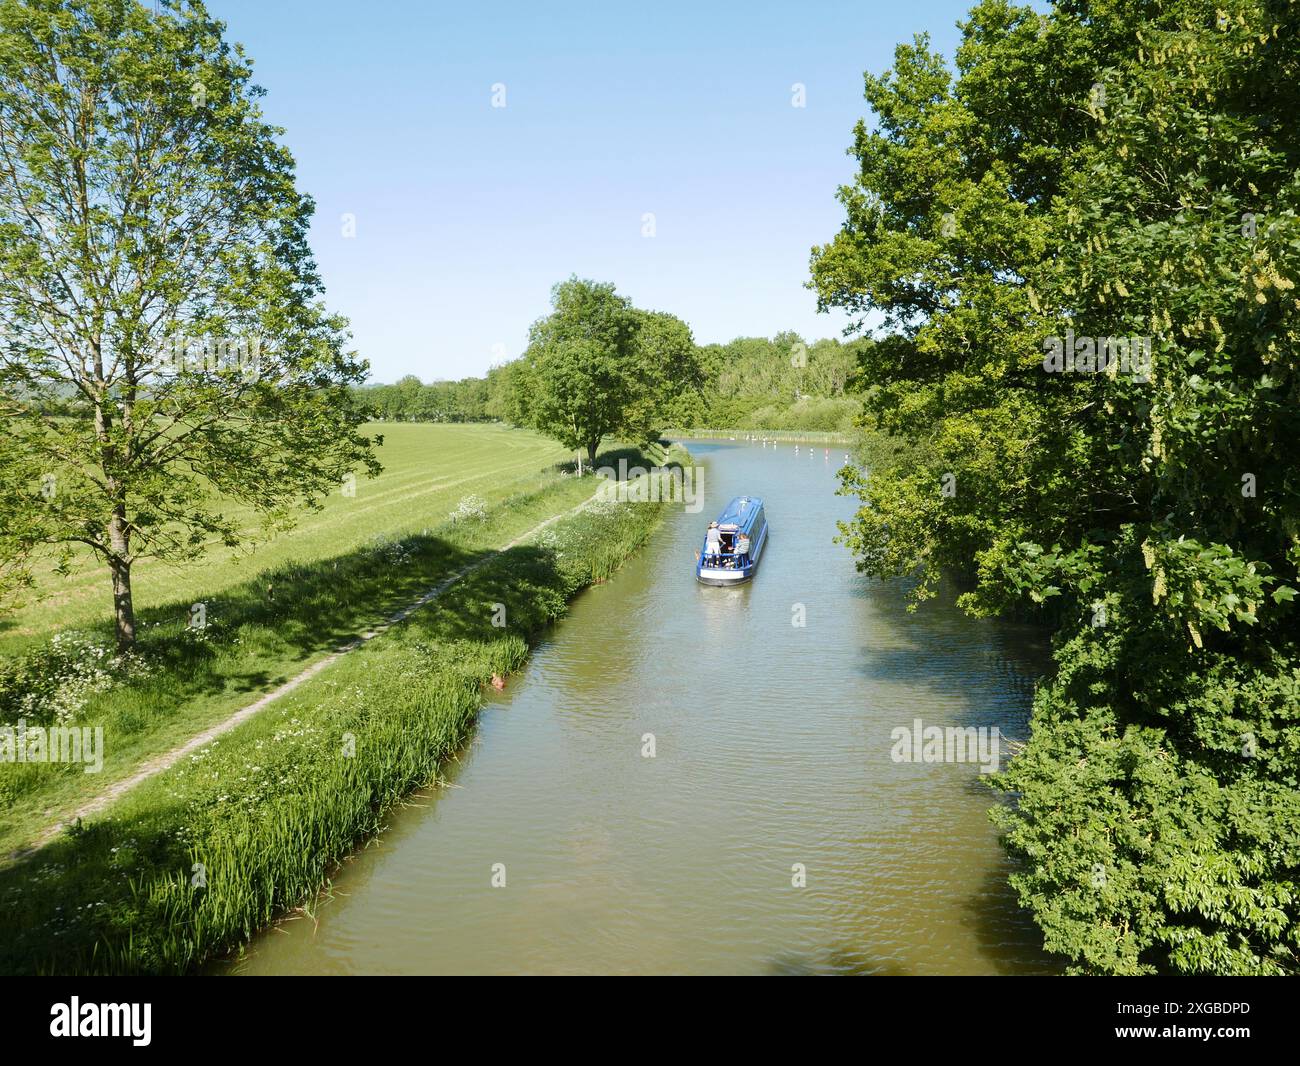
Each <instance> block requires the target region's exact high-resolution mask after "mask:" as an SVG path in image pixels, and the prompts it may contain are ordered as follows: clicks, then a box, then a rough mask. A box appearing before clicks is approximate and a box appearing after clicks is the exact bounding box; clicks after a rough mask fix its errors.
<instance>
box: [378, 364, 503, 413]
mask: <svg viewBox="0 0 1300 1066" xmlns="http://www.w3.org/2000/svg"><path fill="white" fill-rule="evenodd" d="M352 395H353V398H354V399H355V401H356V403H357V405H358V406H359V407H360V408H361V409H362V410H363V411H365V412H366V415H367V417H369V418H373V419H376V420H378V421H381V422H490V421H495V420H498V419H500V418H501V417H502V414H500V413H498V412H496V411H495V410H494V409H493V407H492V399H493V396H492V383H491V377H490V376H489V377H488V378H462V379H461V380H460V381H435V382H433V383H431V384H429V385H425V384H422V383H421V381H420V379H419V378H417V377H414V376H412V375H407V376H406V377H404V378H402V379H401V380H400V381H398V382H397V383H396V384H394V385H365V386H362V387H361V388H358V389H354V390H353V392H352Z"/></svg>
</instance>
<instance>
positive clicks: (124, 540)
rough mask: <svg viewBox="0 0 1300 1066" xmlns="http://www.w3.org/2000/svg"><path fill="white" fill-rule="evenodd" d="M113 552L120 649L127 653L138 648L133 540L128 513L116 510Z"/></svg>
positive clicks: (110, 535)
mask: <svg viewBox="0 0 1300 1066" xmlns="http://www.w3.org/2000/svg"><path fill="white" fill-rule="evenodd" d="M108 539H109V546H110V548H111V551H110V552H109V555H108V568H109V570H110V572H111V573H112V575H113V619H114V621H115V623H116V625H117V651H118V654H119V655H120V654H123V653H125V652H128V651H130V650H131V649H132V648H134V647H135V606H134V604H132V602H131V556H130V540H129V534H128V533H127V529H126V516H125V514H124V513H122V510H121V509H115V510H114V512H113V517H112V518H111V519H110V520H109V523H108Z"/></svg>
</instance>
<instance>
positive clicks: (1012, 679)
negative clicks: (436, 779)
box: [219, 442, 1054, 974]
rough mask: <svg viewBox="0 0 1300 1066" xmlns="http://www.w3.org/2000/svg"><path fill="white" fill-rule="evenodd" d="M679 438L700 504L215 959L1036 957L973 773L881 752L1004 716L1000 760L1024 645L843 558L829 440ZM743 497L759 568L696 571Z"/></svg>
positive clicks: (518, 962) (868, 967) (1033, 646)
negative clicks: (712, 576)
mask: <svg viewBox="0 0 1300 1066" xmlns="http://www.w3.org/2000/svg"><path fill="white" fill-rule="evenodd" d="M690 448H691V451H692V453H693V454H694V455H695V456H696V457H697V459H698V460H699V461H700V463H701V464H702V466H703V471H704V473H703V479H704V480H703V487H704V509H703V510H702V511H701V512H700V513H698V514H688V513H684V512H683V511H682V510H681V509H680V508H677V509H675V510H674V511H673V512H672V513H671V514H670V515H669V517H668V518H667V519H666V520H665V522H664V524H663V526H662V527H661V528H660V529H659V531H658V532H657V534H656V535H655V538H654V539H653V540H652V542H651V543H650V544H649V545H648V547H647V548H646V549H645V550H644V551H643V552H642V553H641V554H640V555H639V556H637V558H635V559H634V560H632V561H631V562H630V563H629V564H628V565H627V566H626V567H625V568H624V570H623V571H622V572H620V573H619V574H618V575H616V576H615V577H614V579H613V580H611V581H609V582H608V583H607V584H605V585H602V586H598V587H596V588H593V589H591V590H589V591H587V592H586V593H584V594H583V595H582V596H580V597H579V599H578V600H577V601H576V602H575V603H574V604H573V608H572V612H571V613H570V614H569V616H568V617H567V618H566V619H565V620H564V621H563V622H562V623H560V624H559V625H557V626H555V627H554V629H553V630H552V631H551V632H549V633H548V634H547V636H546V638H545V639H544V640H543V641H542V642H541V643H540V644H539V645H538V647H537V649H536V651H535V653H534V654H533V656H532V659H531V660H530V662H529V664H528V666H527V668H526V669H525V670H523V671H522V672H521V673H520V674H519V675H517V676H515V677H512V678H510V680H509V683H508V685H507V686H506V688H505V690H504V691H503V692H500V693H492V694H491V696H490V697H489V698H488V701H487V703H486V706H485V707H484V710H483V714H482V719H481V722H480V725H479V728H478V731H477V734H476V736H475V739H474V740H473V742H472V743H471V744H470V745H469V746H468V747H467V749H466V750H465V751H464V752H463V753H462V754H461V756H460V759H459V761H458V763H457V764H455V765H453V766H452V767H451V768H450V773H449V775H448V777H447V780H446V783H445V784H443V785H442V786H440V787H436V788H432V789H427V790H424V791H422V792H420V793H417V794H415V795H414V796H412V797H411V800H410V803H409V804H408V805H407V806H405V807H403V808H402V809H400V810H397V811H395V812H394V813H393V815H392V818H391V819H390V823H389V828H388V830H387V831H386V832H384V833H383V834H382V835H381V836H380V837H379V838H378V839H376V840H375V841H374V842H373V843H372V844H371V846H369V847H368V848H366V849H364V850H362V851H361V852H359V853H358V854H357V855H356V856H355V857H354V858H353V859H352V860H351V861H349V862H348V863H347V864H346V865H345V866H344V868H343V869H342V870H341V871H340V872H339V874H338V876H337V877H336V880H335V884H334V888H333V893H332V896H331V898H329V899H328V900H326V901H324V902H323V903H321V904H320V906H319V907H318V908H317V910H316V914H315V916H314V918H306V917H299V918H296V919H294V920H290V921H286V922H282V923H281V924H280V925H278V926H277V927H276V928H274V929H272V930H269V931H267V932H266V933H264V934H262V935H261V936H260V937H259V938H257V939H256V940H255V941H254V942H253V944H252V945H250V948H249V950H248V953H247V956H246V957H245V958H244V959H243V960H241V961H239V962H238V963H235V964H229V963H227V964H223V965H222V966H221V967H219V969H221V970H224V971H226V972H231V971H233V972H235V973H294V974H351V973H379V974H404V973H419V974H424V973H572V974H588V973H620V974H621V973H745V974H751V973H752V974H764V973H864V974H999V973H1006V974H1022V973H1041V972H1050V971H1052V970H1053V969H1054V966H1053V965H1052V963H1051V962H1050V961H1049V960H1047V959H1046V958H1045V957H1044V956H1043V955H1042V953H1041V951H1040V950H1039V948H1038V943H1039V941H1038V938H1037V936H1036V934H1035V930H1034V928H1033V927H1032V925H1031V924H1030V923H1029V922H1028V920H1027V919H1025V918H1024V916H1023V915H1022V914H1021V913H1020V911H1019V910H1018V908H1017V907H1016V904H1015V900H1014V897H1013V894H1012V893H1011V891H1010V889H1009V888H1008V887H1007V885H1006V874H1007V872H1008V866H1007V861H1006V859H1005V857H1004V855H1003V853H1002V851H1001V848H1000V846H999V844H998V840H997V834H996V832H995V830H994V827H993V826H992V825H991V823H990V822H989V819H988V809H989V808H990V806H992V805H993V803H994V802H996V798H995V795H994V794H993V793H992V791H991V790H990V789H988V788H987V786H986V785H985V784H983V782H982V781H981V779H980V778H981V775H980V766H979V764H978V763H976V762H973V761H955V759H954V760H953V761H928V762H927V761H898V756H899V750H900V747H901V748H902V749H903V750H904V751H906V752H908V753H911V752H912V751H913V748H912V747H911V746H910V745H900V744H899V743H898V742H897V737H898V734H897V733H896V732H895V731H896V730H898V729H909V730H911V729H913V728H914V723H916V721H917V720H920V721H921V722H922V724H923V727H929V726H939V727H962V728H965V727H975V728H976V729H983V730H986V731H988V732H987V733H986V734H985V736H987V737H992V736H993V734H992V730H994V729H996V730H998V734H997V735H998V736H999V737H1000V744H1001V749H1000V750H1001V753H1002V755H1003V756H1004V757H1005V755H1006V754H1007V747H1008V744H1009V743H1010V742H1011V741H1014V740H1017V739H1022V738H1023V737H1024V735H1025V731H1026V719H1027V715H1028V710H1029V703H1030V696H1031V691H1032V686H1033V681H1034V678H1035V676H1036V674H1037V673H1038V672H1039V671H1040V670H1041V669H1042V668H1043V666H1044V664H1045V662H1046V650H1045V647H1044V642H1043V640H1042V638H1041V636H1040V635H1039V634H1037V633H1036V632H1035V631H1034V630H1031V629H1029V628H1027V627H1020V626H1015V625H1010V624H1002V623H990V622H981V621H975V620H972V619H970V618H967V617H965V616H964V615H962V614H961V612H959V611H958V610H956V608H955V607H953V605H952V603H951V599H950V598H947V599H945V598H941V599H940V600H938V601H936V602H931V603H928V604H926V605H925V606H923V607H922V608H921V609H920V610H919V611H917V612H916V613H908V611H907V609H906V601H905V597H904V592H905V587H904V586H903V584H902V583H896V582H880V581H877V580H873V579H868V578H864V577H862V576H861V575H859V574H858V573H857V572H856V570H855V568H854V565H853V560H852V558H851V557H850V555H849V553H848V552H847V551H846V550H845V549H844V548H842V547H840V546H838V545H836V544H834V543H833V542H832V538H833V537H834V535H835V532H836V521H837V520H839V519H844V518H847V517H848V516H849V515H851V514H852V511H853V505H854V501H852V500H850V499H845V498H843V497H839V496H837V495H836V494H835V489H836V487H837V485H838V482H837V480H836V477H835V469H836V467H838V466H839V464H840V462H841V461H842V460H843V449H842V448H840V449H838V450H837V449H835V448H834V447H832V449H831V450H830V452H829V454H827V452H826V449H825V448H824V447H822V446H813V447H810V446H808V445H806V444H804V445H801V446H800V447H799V448H798V450H796V448H795V446H794V445H792V444H788V443H783V444H781V445H780V446H779V447H777V448H773V447H772V446H771V445H768V446H766V447H763V446H761V445H759V444H750V443H747V442H734V443H733V442H691V444H690ZM746 493H748V494H754V495H762V496H763V497H764V498H765V499H766V505H767V516H768V521H769V522H770V523H771V541H770V543H769V545H768V547H767V551H766V553H765V556H764V558H763V561H762V565H761V567H760V568H759V572H758V576H757V578H756V580H755V581H754V582H753V584H752V585H750V586H748V587H744V588H739V589H721V588H706V587H703V586H699V585H697V584H696V582H695V581H694V578H693V575H692V563H693V557H694V552H695V549H696V548H697V547H698V545H699V543H700V541H701V540H702V537H703V530H704V527H705V525H706V524H707V522H708V520H709V519H710V518H711V517H713V516H714V515H715V514H716V513H717V512H718V511H719V510H721V508H722V506H723V505H724V504H725V503H726V501H727V500H728V499H730V498H731V497H732V496H733V495H741V494H746ZM799 623H802V624H799ZM651 745H653V755H650V754H649V753H650V750H651ZM918 748H919V745H918ZM502 880H504V885H500V882H501V881H502ZM494 882H497V884H496V885H494Z"/></svg>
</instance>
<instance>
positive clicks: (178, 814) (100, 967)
mask: <svg viewBox="0 0 1300 1066" xmlns="http://www.w3.org/2000/svg"><path fill="white" fill-rule="evenodd" d="M660 514H661V508H660V507H659V506H657V505H645V504H619V505H598V506H594V507H592V508H590V509H587V510H584V511H581V512H579V513H577V514H576V515H573V516H570V517H567V518H565V519H562V520H561V521H559V522H557V523H556V524H555V525H554V526H553V527H551V528H550V529H548V530H547V531H546V536H545V538H544V540H543V541H542V542H541V543H539V544H537V545H530V546H520V547H516V548H512V549H510V550H509V551H507V552H504V553H502V554H501V555H499V556H497V557H495V558H493V559H492V560H491V561H489V562H488V563H486V564H485V565H483V566H482V567H480V568H479V569H477V570H475V571H474V572H473V573H472V574H470V575H468V576H467V577H465V578H464V579H462V580H461V581H459V582H457V583H456V584H454V585H452V586H451V587H450V588H449V589H448V590H447V591H446V592H445V593H444V594H443V595H442V596H441V597H439V598H438V599H437V600H435V601H434V602H433V603H431V604H429V605H428V606H427V607H425V608H424V609H422V610H420V611H417V612H415V613H413V614H412V615H411V616H410V617H409V618H408V619H407V620H406V621H405V622H404V623H402V624H401V625H400V626H396V627H394V628H393V629H392V630H390V631H388V632H387V633H385V634H383V635H381V636H380V637H378V638H376V639H375V640H374V641H372V642H371V643H370V644H368V645H366V646H365V647H364V648H362V649H360V650H358V651H357V652H355V653H353V654H352V655H350V656H348V657H346V658H345V659H344V660H342V661H341V662H339V663H338V664H336V665H335V666H333V667H331V668H330V669H329V670H328V671H326V672H325V673H324V674H322V675H321V676H319V677H317V678H314V679H312V680H311V681H309V682H307V683H306V684H305V685H304V686H302V688H300V689H298V690H296V691H295V692H294V693H293V694H291V695H290V696H287V697H286V698H285V701H284V703H283V704H282V705H277V706H276V707H274V708H270V709H268V710H267V711H265V712H263V714H261V715H259V716H258V717H257V718H254V719H253V720H252V721H250V722H248V723H246V724H245V725H243V726H241V727H240V728H239V729H237V730H235V731H233V732H232V733H230V734H227V735H226V736H224V737H222V738H221V739H220V740H218V741H216V742H214V743H212V744H210V745H208V746H206V747H205V748H203V749H202V750H201V751H199V752H198V753H196V755H195V756H194V757H192V758H191V759H189V760H186V762H184V763H183V764H181V765H178V766H177V767H174V768H173V769H171V770H169V771H168V772H167V773H165V774H163V775H160V776H159V777H158V778H155V779H154V780H152V781H150V782H148V783H146V784H145V785H143V786H141V787H140V789H138V790H137V791H136V792H135V793H132V794H131V795H130V796H128V797H127V798H126V799H125V800H124V801H123V802H121V803H119V804H118V805H117V806H116V807H115V808H114V809H113V810H112V811H111V812H110V816H109V817H106V818H104V819H102V820H98V821H96V822H94V823H91V824H90V825H88V826H86V827H85V829H84V830H83V831H82V832H79V833H75V834H70V835H68V836H65V837H63V838H61V839H59V840H58V841H57V842H55V843H54V844H52V845H51V846H50V847H49V848H47V849H46V850H45V851H44V852H42V853H41V855H40V858H39V859H38V860H33V861H31V862H28V863H26V864H22V865H18V866H12V867H10V868H9V869H7V870H4V871H2V872H0V899H3V900H4V901H5V906H4V908H2V909H0V972H3V973H32V972H46V971H54V972H59V973H179V972H187V971H193V970H194V969H195V968H196V967H198V966H199V965H201V963H202V962H203V961H204V960H205V959H207V958H210V957H211V956H212V955H213V954H215V953H217V952H220V951H222V950H226V949H231V948H235V947H238V946H239V945H240V944H242V943H244V942H245V941H246V940H247V939H248V938H249V937H250V936H251V935H252V934H253V933H254V932H255V931H256V930H257V929H259V928H261V927H262V926H264V925H266V924H268V923H269V922H271V921H273V920H274V919H275V918H277V917H278V916H280V915H282V914H283V913H284V912H285V911H286V910H288V909H290V908H294V907H298V906H303V905H306V906H310V905H311V903H312V901H313V900H314V899H315V897H316V896H317V895H318V893H319V892H320V890H321V889H322V888H327V887H328V884H329V878H330V875H331V872H332V870H333V869H334V867H335V865H336V864H337V863H338V862H340V861H341V860H342V859H343V858H345V857H346V855H347V854H349V853H350V852H351V851H352V850H353V849H354V848H355V847H356V845H357V843H358V842H359V841H361V840H364V839H365V838H367V837H368V836H370V835H372V834H373V833H375V832H377V831H378V830H379V829H380V828H382V826H383V824H384V819H385V817H386V814H387V812H388V811H389V810H391V808H392V806H393V805H394V804H395V803H396V802H398V801H399V800H400V799H401V797H402V796H404V795H406V794H407V793H408V792H409V791H410V790H411V789H412V788H414V787H417V786H420V785H426V784H429V783H431V782H432V781H434V780H436V778H437V776H438V770H439V767H440V765H441V764H442V763H443V762H444V760H446V759H448V758H449V757H452V756H454V755H455V753H456V752H457V750H458V749H459V748H460V746H461V745H462V744H463V743H464V741H465V739H466V738H467V736H468V735H469V732H470V730H471V729H472V727H473V723H474V719H475V716H476V713H477V710H478V707H479V703H480V698H481V697H480V693H481V691H482V689H483V686H484V685H486V684H487V683H488V682H489V681H490V680H491V679H492V677H493V676H494V675H505V674H508V673H511V672H513V671H515V670H517V669H518V668H519V667H520V666H521V665H522V663H523V662H524V660H525V659H526V657H527V654H528V648H529V645H530V643H531V642H532V641H533V640H534V639H535V638H536V637H537V636H538V634H539V633H540V632H541V631H542V630H543V628H544V627H545V626H547V625H548V624H549V623H551V622H552V621H554V620H555V619H556V618H557V617H559V616H561V615H562V614H563V613H564V612H565V610H566V609H567V603H568V601H569V600H570V599H571V598H572V597H573V596H574V595H575V594H576V593H577V592H578V591H579V590H580V589H581V588H583V587H584V586H586V585H588V584H590V583H592V582H593V581H600V580H602V579H604V578H605V577H607V576H608V575H609V574H610V573H612V572H613V570H615V569H617V567H618V566H619V565H620V564H621V563H622V562H623V561H624V560H625V559H626V558H627V557H628V556H629V555H630V554H631V553H632V552H634V551H635V550H636V549H637V548H638V547H639V546H640V545H642V544H643V543H644V542H645V540H646V538H647V537H648V536H649V535H650V533H651V531H652V530H653V529H654V527H655V525H656V523H657V521H658V518H659V516H660ZM597 546H598V550H593V549H597ZM492 603H503V604H505V606H506V618H507V619H508V621H509V625H508V628H507V629H505V630H502V629H499V628H496V627H495V626H494V625H493V624H492V622H493V612H492V611H490V610H487V609H485V608H484V605H485V604H492ZM349 738H351V741H350V742H349ZM196 863H201V864H202V865H203V869H204V871H205V874H206V876H205V878H204V883H203V884H202V885H196V884H195V881H194V877H193V875H192V873H191V871H192V870H194V868H195V864H196Z"/></svg>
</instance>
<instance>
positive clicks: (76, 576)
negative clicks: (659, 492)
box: [0, 423, 570, 656]
mask: <svg viewBox="0 0 1300 1066" xmlns="http://www.w3.org/2000/svg"><path fill="white" fill-rule="evenodd" d="M368 432H370V433H372V434H373V435H382V436H383V438H384V443H383V445H382V447H380V448H379V449H378V455H379V458H380V460H381V461H382V462H383V464H384V470H383V472H382V473H381V474H380V475H379V476H378V477H377V478H373V479H371V478H367V477H364V476H362V477H358V478H357V480H356V483H355V484H348V485H340V487H339V490H338V491H336V492H334V493H332V494H331V495H330V496H329V497H327V498H326V499H325V500H324V501H322V505H321V508H320V510H318V511H307V512H304V513H303V514H301V515H300V517H299V520H298V523H297V525H296V526H294V528H293V529H292V530H290V531H289V532H287V533H281V534H279V535H277V536H275V537H273V538H271V539H270V540H261V541H260V542H259V541H253V540H249V539H245V540H244V541H243V542H242V543H241V547H240V548H239V549H231V548H226V547H222V546H220V545H216V546H213V547H212V548H211V549H210V550H209V551H208V552H207V553H206V554H205V555H204V556H203V557H202V558H201V559H199V560H197V561H195V562H193V563H189V564H186V565H185V566H183V567H181V566H173V565H167V564H163V563H159V562H158V561H156V560H153V559H143V560H141V561H139V562H138V563H136V565H135V566H134V567H133V568H132V582H133V592H134V596H135V605H136V610H137V611H139V612H141V614H142V615H143V616H145V617H146V618H147V619H148V621H149V622H150V623H151V624H152V623H153V622H155V621H158V620H159V619H160V618H163V617H165V616H173V617H180V618H184V617H185V616H186V615H187V614H188V611H189V606H190V604H192V603H196V602H199V601H201V600H204V599H206V598H213V597H220V596H222V594H223V593H225V592H226V591H227V590H230V589H237V588H239V587H240V586H242V585H244V584H246V583H247V582H248V581H249V580H250V579H251V578H253V577H254V575H256V574H257V573H258V572H260V571H284V570H292V569H293V568H295V567H302V566H312V565H314V564H315V563H317V562H319V561H320V560H334V559H340V558H344V557H347V556H349V555H352V554H354V553H359V552H363V551H365V550H366V549H367V548H368V547H370V546H371V545H373V544H374V543H375V542H376V540H378V539H393V538H401V537H405V536H410V535H413V534H418V533H420V532H422V531H423V530H425V529H432V528H433V527H435V526H438V525H440V524H441V523H442V522H443V521H444V520H445V519H446V517H447V515H448V514H449V513H450V512H451V511H453V510H454V509H455V508H456V507H457V505H458V504H459V503H460V501H461V500H462V499H464V498H465V497H467V496H477V497H479V498H481V499H482V500H483V501H484V502H485V503H486V504H487V505H489V506H491V505H492V504H495V503H499V502H501V501H502V500H505V499H507V498H509V497H511V496H514V495H516V494H518V493H520V492H526V491H528V490H530V489H533V488H536V487H537V484H538V479H539V474H540V472H541V471H543V470H545V469H548V468H550V467H552V466H553V465H554V464H556V463H559V462H562V461H563V460H565V459H567V458H569V457H570V453H569V452H568V451H566V450H565V449H564V448H562V447H560V446H559V445H558V444H556V443H555V442H554V441H550V440H547V439H546V438H544V437H541V436H539V435H538V434H536V433H533V432H532V431H530V430H523V429H511V428H508V427H505V426H444V425H436V426H435V425H409V424H386V423H373V424H372V425H371V426H369V427H368ZM223 509H224V510H225V511H227V512H228V513H230V514H231V515H232V516H234V517H236V518H237V519H244V520H246V521H247V524H248V526H249V527H250V528H252V527H254V526H255V521H254V516H253V515H252V514H251V513H250V512H249V511H248V509H247V508H246V507H244V506H243V505H241V504H239V503H237V502H233V501H232V502H231V503H230V504H229V505H228V506H226V507H225V508H223ZM250 545H254V546H255V548H256V550H255V551H253V552H250V551H249V550H248V549H249V546H250ZM50 563H51V565H50V566H48V567H46V568H45V569H44V570H43V571H42V572H41V573H39V574H38V575H37V584H36V587H35V588H34V589H32V590H30V591H29V593H28V594H27V595H26V596H25V597H24V599H25V602H26V606H24V607H22V608H21V609H19V610H17V611H14V612H11V613H8V614H5V615H3V616H0V655H4V656H13V655H17V654H20V653H22V652H23V651H26V650H28V649H29V648H31V647H33V646H35V645H39V644H41V643H43V642H44V641H46V640H48V639H49V637H50V636H51V635H52V634H53V633H55V632H58V631H61V630H66V629H69V628H75V629H89V630H93V631H96V632H99V631H104V632H108V627H107V625H106V623H107V620H108V618H109V616H110V614H111V610H112V597H111V588H110V584H109V577H108V572H107V571H106V570H105V569H104V567H103V565H102V563H100V562H99V561H98V560H97V559H95V558H94V557H93V556H91V555H90V554H89V552H87V553H86V554H85V555H83V556H80V557H78V558H77V559H76V560H74V562H73V565H72V569H71V571H70V572H68V573H66V574H65V573H60V572H58V571H56V570H55V569H54V568H53V566H52V564H53V560H52V559H51V560H50Z"/></svg>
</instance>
